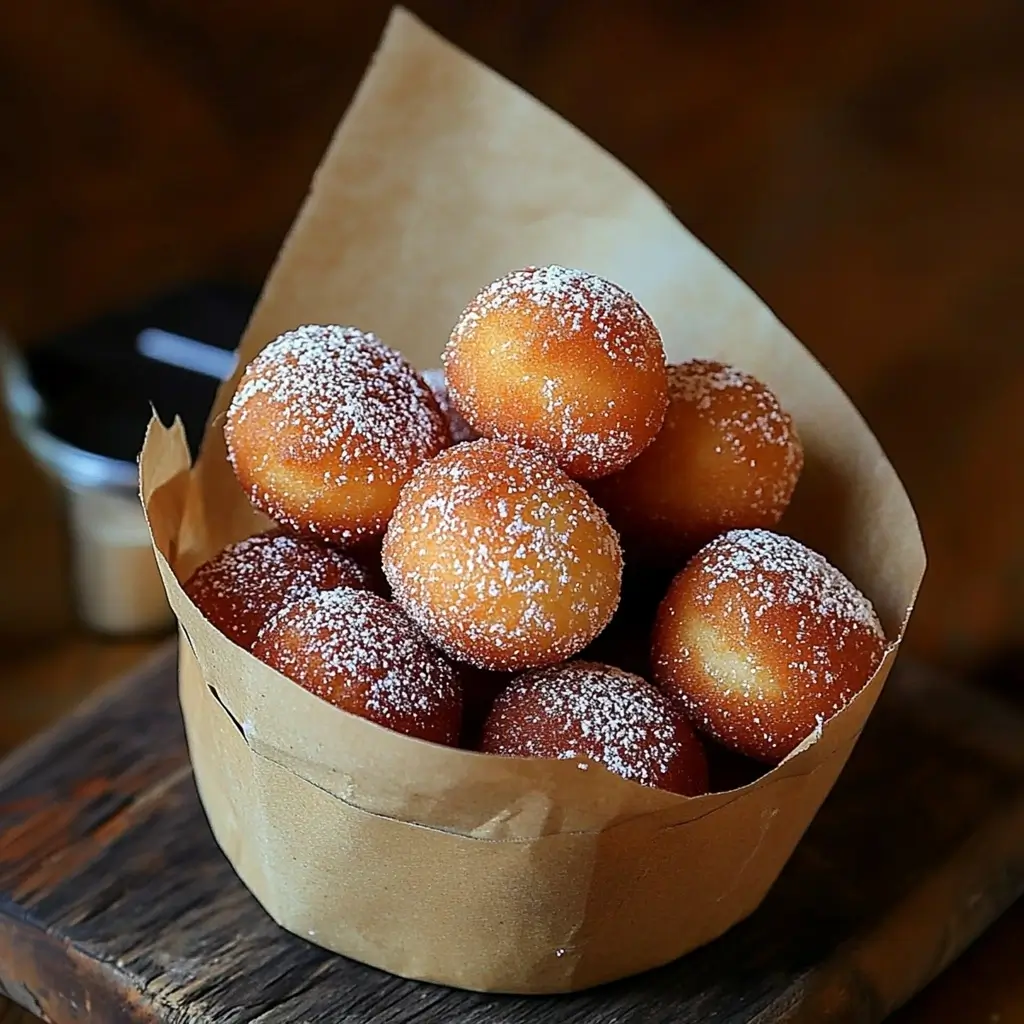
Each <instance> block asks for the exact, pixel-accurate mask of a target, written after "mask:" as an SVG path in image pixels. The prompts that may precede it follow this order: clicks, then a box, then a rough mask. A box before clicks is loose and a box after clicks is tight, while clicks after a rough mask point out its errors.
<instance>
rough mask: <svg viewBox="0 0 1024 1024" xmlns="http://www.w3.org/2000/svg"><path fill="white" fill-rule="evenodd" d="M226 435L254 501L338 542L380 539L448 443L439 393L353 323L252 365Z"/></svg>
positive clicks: (272, 351)
mask: <svg viewBox="0 0 1024 1024" xmlns="http://www.w3.org/2000/svg"><path fill="white" fill-rule="evenodd" d="M224 439H225V442H226V444H227V449H228V457H229V459H230V461H231V465H232V467H233V468H234V471H235V475H236V476H237V478H238V480H239V483H240V484H241V485H242V488H243V489H244V490H245V491H246V493H247V494H248V495H249V498H250V500H251V501H252V503H253V504H254V505H255V506H256V507H257V508H259V509H260V510H261V511H263V512H264V513H266V514H267V515H269V516H270V517H271V518H272V519H274V520H275V521H277V522H279V523H281V524H283V525H285V526H287V527H288V528H289V529H291V530H292V531H294V532H297V533H306V534H311V535H314V536H319V537H321V538H323V539H325V540H327V541H330V542H332V543H334V544H337V545H339V546H342V547H353V546H356V545H361V544H364V543H366V542H367V541H369V540H372V539H373V538H374V537H379V536H381V535H382V534H383V532H384V530H385V528H386V526H387V522H388V519H389V518H390V516H391V512H392V511H393V510H394V507H395V503H396V502H397V500H398V494H399V492H400V491H401V488H402V485H403V484H404V483H405V481H406V480H408V478H409V477H410V475H411V474H412V471H413V470H414V469H415V468H416V466H418V465H419V464H420V463H421V462H423V461H425V460H426V459H429V458H432V457H433V456H434V455H436V454H437V453H438V452H439V451H441V450H442V449H443V448H445V447H447V446H448V444H450V440H451V439H450V437H449V434H448V427H447V424H446V422H445V419H444V417H443V416H442V415H441V411H440V409H439V408H438V406H437V402H436V400H435V398H434V395H433V392H432V391H431V390H430V388H429V387H428V386H427V384H426V383H425V382H424V381H423V379H422V378H421V377H420V376H419V375H418V374H417V373H416V371H415V370H414V369H413V368H412V366H411V365H410V364H409V363H407V362H406V361H405V359H403V358H402V357H401V356H400V355H399V354H398V353H397V352H395V351H394V350H393V349H390V348H388V347H387V346H386V345H384V344H383V343H382V342H381V341H380V340H379V339H378V338H376V337H375V336H374V335H372V334H365V333H363V332H362V331H359V330H357V329H356V328H354V327H337V326H317V325H307V326H304V327H300V328H298V329H296V330H294V331H289V332H287V333H286V334H283V335H281V336H280V337H279V338H277V339H276V340H275V341H272V342H271V343H270V344H269V345H268V346H267V347H266V348H264V349H263V351H262V352H260V354H259V355H258V356H256V358H255V359H254V360H253V361H252V362H251V363H250V364H249V366H248V367H247V368H246V370H245V373H244V374H243V376H242V378H241V380H240V381H239V384H238V388H237V390H236V392H235V395H234V397H233V399H232V401H231V404H230V406H229V408H228V411H227V416H226V418H225V423H224Z"/></svg>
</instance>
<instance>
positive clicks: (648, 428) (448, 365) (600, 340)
mask: <svg viewBox="0 0 1024 1024" xmlns="http://www.w3.org/2000/svg"><path fill="white" fill-rule="evenodd" d="M443 361H444V370H445V378H446V380H447V383H448V390H449V392H450V393H451V396H452V401H453V402H454V403H455V406H456V408H458V410H459V412H461V413H462V415H463V416H464V417H465V419H466V421H467V422H468V423H469V424H470V426H471V427H472V428H473V429H474V430H476V432H477V433H478V434H481V435H482V436H484V437H491V438H496V439H498V440H503V441H510V442H512V443H513V444H517V445H520V446H521V447H523V448H531V449H534V450H537V451H541V452H544V453H546V454H547V455H549V456H550V457H551V458H552V459H554V460H555V462H557V463H558V464H559V465H560V466H561V467H562V468H563V469H565V470H566V472H567V473H568V474H569V475H570V476H572V477H575V478H577V479H581V480H583V479H594V478H596V477H601V476H605V475H606V474H608V473H613V472H615V471H616V470H618V469H621V468H622V467H623V466H625V465H626V464H627V463H629V462H630V461H631V460H632V459H635V458H636V457H637V455H639V454H640V452H642V451H643V450H644V448H646V447H647V445H649V444H650V443H651V441H653V440H654V437H655V435H656V434H657V433H658V429H659V428H660V427H661V423H662V420H663V419H664V416H665V407H666V405H667V404H668V396H667V392H666V380H665V351H664V348H663V347H662V343H661V335H660V334H659V333H658V329H657V327H655V326H654V322H653V321H652V320H651V318H650V317H649V316H648V315H647V313H646V312H644V310H643V308H642V307H641V306H640V304H639V303H638V302H637V301H636V299H634V298H633V296H632V295H630V294H629V293H628V292H626V291H624V290H623V289H622V288H620V287H618V285H614V284H612V283H611V282H609V281H605V280H603V279H602V278H600V277H595V276H594V275H593V274H588V273H585V272H584V271H582V270H571V269H568V268H566V267H557V266H552V267H541V268H537V267H528V268H527V269H526V270H519V271H516V272H515V273H512V274H509V275H507V276H506V277H503V278H501V280H499V281H495V282H494V284H492V285H490V286H489V287H487V288H485V289H484V290H483V291H482V292H481V293H480V294H479V295H478V296H477V297H476V298H475V299H474V300H473V301H472V302H471V303H470V304H469V306H468V307H467V309H466V310H465V312H464V313H463V314H462V316H461V317H460V318H459V321H458V323H457V324H456V325H455V329H454V331H453V332H452V336H451V339H450V340H449V342H448V346H447V348H446V350H445V353H444V360H443Z"/></svg>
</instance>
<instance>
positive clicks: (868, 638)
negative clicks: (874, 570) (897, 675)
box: [652, 530, 886, 764]
mask: <svg viewBox="0 0 1024 1024" xmlns="http://www.w3.org/2000/svg"><path fill="white" fill-rule="evenodd" d="M885 644H886V641H885V635H884V633H883V631H882V627H881V624H880V623H879V621H878V617H877V616H876V615H875V612H874V609H873V608H872V606H871V603H870V602H869V601H868V599H867V598H866V597H865V596H864V595H863V594H861V592H860V591H859V590H858V589H857V588H856V587H855V586H854V584H853V583H851V582H850V580H848V579H847V578H846V577H845V576H844V575H843V574H842V573H841V572H840V571H839V570H838V569H836V568H835V567H834V566H833V565H831V564H830V563H829V562H828V561H827V560H826V559H825V558H824V557H823V556H822V555H820V554H818V553H817V552H815V551H812V550H811V549H810V548H807V547H805V546H804V545H803V544H801V543H799V541H796V540H793V539H792V538H790V537H785V536H782V535H780V534H777V533H771V532H769V531H767V530H735V531H730V532H729V533H726V534H724V535H723V536H721V537H719V538H717V539H716V540H714V541H712V542H711V543H710V544H709V545H707V547H705V548H703V549H702V550H701V551H700V552H699V553H698V554H697V555H696V556H695V557H694V558H693V559H692V560H691V562H690V563H689V564H688V565H687V566H686V567H685V568H684V569H683V570H682V571H681V572H680V573H679V575H678V576H676V578H675V580H674V581H673V582H672V584H671V586H670V587H669V590H668V593H667V594H666V595H665V598H664V600H663V601H662V603H661V606H660V608H659V610H658V615H657V619H656V621H655V626H654V636H653V650H652V664H653V672H654V678H655V681H656V682H657V684H658V685H659V686H660V687H661V689H662V690H663V691H664V692H665V693H666V694H668V695H669V696H670V697H671V698H672V699H674V700H675V701H677V703H678V704H679V706H680V708H681V709H682V710H683V711H684V713H685V714H686V715H687V717H688V718H689V719H690V720H691V721H692V722H693V723H694V725H695V726H696V727H697V728H698V729H699V730H701V731H702V732H704V733H706V734H707V735H709V736H711V737H713V738H714V739H715V740H717V741H718V742H719V743H721V744H722V745H723V746H725V747H728V748H729V749H730V750H733V751H735V752H737V753H739V754H743V755H745V756H747V757H751V758H754V759H756V760H758V761H762V762H766V763H769V764H774V763H777V762H778V761H781V760H782V759H783V758H784V757H785V756H786V755H787V754H789V753H790V752H792V751H793V749H794V748H796V747H797V746H798V745H799V744H800V742H801V741H802V740H804V739H805V738H806V737H807V736H809V735H811V733H813V732H814V731H815V729H817V728H820V727H821V726H822V725H823V724H824V723H825V722H826V721H827V720H828V719H830V718H832V717H833V715H835V714H836V713H838V712H839V711H841V710H842V709H843V708H844V707H846V705H847V704H848V703H849V702H850V700H851V699H852V698H853V697H854V696H855V695H856V694H857V693H858V692H859V691H860V690H861V689H862V688H863V687H864V685H865V684H866V683H867V682H868V680H869V679H870V678H871V676H872V675H873V674H874V671H875V669H876V668H877V667H878V665H879V662H880V661H881V660H882V656H883V654H884V653H885Z"/></svg>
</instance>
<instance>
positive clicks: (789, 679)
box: [185, 266, 885, 796]
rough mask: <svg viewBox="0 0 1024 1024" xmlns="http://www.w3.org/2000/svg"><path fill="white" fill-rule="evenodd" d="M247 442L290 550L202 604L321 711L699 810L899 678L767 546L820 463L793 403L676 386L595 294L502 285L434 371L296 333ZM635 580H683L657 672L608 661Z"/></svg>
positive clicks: (240, 474)
mask: <svg viewBox="0 0 1024 1024" xmlns="http://www.w3.org/2000/svg"><path fill="white" fill-rule="evenodd" d="M224 437H225V442H226V445H227V451H228V458H229V460H230V463H231V466H232V468H233V470H234V473H235V476H236V477H237V479H238V481H239V483H240V484H241V486H242V487H243V489H244V491H245V493H246V494H247V495H248V497H249V499H250V501H251V503H252V504H253V506H254V507H255V508H256V509H257V510H258V511H260V512H262V513H263V514H264V515H265V516H267V517H269V518H270V519H271V520H273V521H274V522H275V523H276V524H277V526H276V527H275V529H273V530H271V531H270V532H268V533H266V534H263V535H259V536H257V537H255V538H250V539H248V540H244V541H241V542H240V543H238V544H235V545H232V546H231V547H229V548H228V549H226V550H225V551H223V552H221V553H219V554H217V555H215V556H214V557H213V558H212V559H210V561H209V562H207V563H205V564H204V565H202V566H200V568H199V569H197V570H196V571H195V573H193V574H192V576H191V577H190V578H189V579H188V580H187V581H186V583H185V590H186V593H187V594H188V595H189V597H190V598H191V599H192V600H193V602H194V603H195V604H196V605H197V606H198V608H199V609H200V611H202V612H203V613H204V614H205V615H206V617H207V618H208V619H209V621H210V622H211V623H212V624H213V625H214V626H215V627H216V628H217V629H219V630H221V632H223V633H224V635H225V636H227V637H228V638H229V639H230V640H232V641H233V642H235V643H236V644H238V645H239V646H241V647H243V648H245V649H246V650H248V651H250V652H251V653H252V654H253V655H254V656H255V657H257V658H259V659H261V660H263V661H265V662H266V663H267V664H269V665H271V666H272V667H273V668H275V669H277V670H278V671H280V672H281V673H282V674H284V675H285V676H287V677H288V678H290V679H292V680H293V681H294V682H295V683H297V684H298V685H300V686H302V687H304V688H305V689H307V690H308V691H310V692H311V693H313V694H315V695H316V696H318V697H320V698H322V699H323V700H325V701H327V702H329V703H331V704H333V705H334V706H335V707H337V708H340V709H342V710H343V711H345V712H348V713H351V714H355V715H359V716H362V717H364V718H367V719H369V720H371V721H373V722H376V723H377V724H379V725H382V726H385V727H387V728H390V729H393V730H396V731H398V732H402V733H405V734H407V735H409V736H413V737H417V738H419V739H421V740H426V741H430V742H434V743H441V744H448V745H457V744H461V745H463V746H468V747H470V748H472V749H475V750H480V751H483V752H484V753H487V754H493V755H497V756H503V757H513V758H556V759H563V760H572V761H577V762H579V763H580V764H583V765H585V764H586V763H587V762H595V763H597V764H599V765H603V767H604V768H606V769H607V770H608V771H610V772H612V773H614V774H616V775H619V776H622V777H623V778H625V779H627V780H630V781H632V782H634V783H639V784H641V785H647V786H654V787H658V788H662V789H666V790H670V791H672V792H675V793H679V794H683V795H686V796H697V795H700V794H701V793H704V792H707V791H708V788H709V786H711V785H713V780H709V768H708V763H709V762H708V757H707V753H706V744H707V743H708V742H709V741H710V743H711V744H713V745H714V747H715V748H716V749H717V748H718V747H725V748H728V749H729V750H731V751H733V752H735V753H736V754H739V755H743V756H744V757H746V758H750V759H754V760H757V761H760V762H763V763H768V764H772V763H777V762H778V761H779V760H781V759H782V758H784V757H785V756H786V755H787V754H788V753H789V752H790V751H792V750H793V749H794V748H795V747H796V746H797V745H798V744H799V743H800V742H801V741H802V740H803V739H804V738H805V737H807V736H808V735H809V734H810V733H812V732H813V731H814V729H815V728H816V727H819V726H820V725H821V724H822V723H823V722H824V720H826V719H827V718H828V717H830V716H831V715H833V714H835V713H836V712H837V711H839V710H841V709H842V708H843V707H844V706H845V705H846V704H847V703H848V702H849V700H851V699H852V698H853V696H854V695H855V694H856V693H857V692H858V691H859V690H860V689H861V688H862V687H863V686H864V684H865V683H866V682H867V681H868V679H869V678H870V676H871V674H872V673H873V671H874V670H875V668H876V667H877V665H878V663H879V661H880V660H881V658H882V655H883V652H884V647H885V637H884V634H883V632H882V629H881V626H880V624H879V621H878V619H877V617H876V616H875V613H874V611H873V609H872V607H871V605H870V603H869V602H868V600H867V599H866V598H865V597H864V596H863V595H862V594H861V593H860V592H859V591H858V590H857V589H856V587H855V586H854V585H853V583H851V582H850V581H849V580H848V579H847V578H846V577H845V576H843V575H842V574H841V573H840V572H839V570H838V569H836V568H835V567H833V566H832V565H830V564H829V563H828V562H827V561H826V560H825V559H824V558H823V557H822V556H821V555H820V554H818V553H816V552H814V551H812V550H810V549H809V548H807V547H805V546H804V545H802V544H801V543H800V542H798V541H796V540H794V539H792V538H789V537H787V536H785V535H784V534H782V533H777V532H774V530H775V528H776V526H777V525H778V523H779V521H780V519H781V517H782V515H783V513H784V512H785V510H786V507H787V506H788V504H789V502H790V499H791V497H792V495H793V493H794V490H795V488H796V485H797V480H798V478H799V475H800V471H801V468H802V465H803V449H802V446H801V443H800V439H799V436H798V434H797V431H796V427H795V425H794V423H793V421H792V419H791V417H790V416H789V415H788V414H787V412H786V411H785V409H784V408H783V406H782V404H781V403H780V401H779V399H778V397H777V396H776V395H775V394H774V393H773V392H772V391H771V390H770V389H769V388H768V387H767V386H766V385H765V384H764V383H763V382H761V381H759V380H758V379H756V378H755V377H753V376H750V375H749V374H748V373H745V372H744V371H743V370H742V369H741V368H738V367H734V366H730V365H727V364H725V363H722V362H713V361H709V360H704V359H692V360H689V361H686V362H680V363H676V364H673V365H666V358H665V350H664V346H663V342H662V337H661V334H660V333H659V330H658V328H657V326H656V325H655V323H654V321H653V320H652V318H651V317H650V315H649V314H648V313H647V311H646V310H645V309H644V308H643V307H642V306H641V305H640V303H639V302H638V301H637V299H636V298H634V296H633V295H631V294H630V293H629V292H628V291H626V290H625V289H623V288H621V287H619V286H618V285H617V284H614V283H613V282H610V281H607V280H605V279H603V278H601V277H598V276H596V275H594V274H591V273H588V272H586V271H583V270H577V269H572V268H567V267H561V266H548V267H528V268H526V269H524V270H518V271H514V272H512V273H510V274H507V275H506V276H504V277H502V278H500V279H499V280H497V281H494V282H493V283H491V284H490V285H488V286H486V287H485V288H483V289H482V290H481V291H480V293H479V294H478V295H477V296H475V297H474V298H472V299H471V301H470V302H469V304H468V305H467V306H466V308H465V310H464V312H463V313H462V315H461V316H460V317H459V318H458V320H457V322H456V324H455V326H454V329H453V330H452V333H451V336H450V338H449V339H448V343H447V346H446V348H445V350H444V354H443V357H442V368H435V369H428V370H426V371H425V372H423V373H420V372H418V371H417V370H415V369H414V368H413V367H412V366H411V365H410V364H409V363H408V362H407V361H406V360H405V359H404V358H403V357H402V356H401V355H400V354H399V353H398V352H397V351H395V350H394V349H391V348H389V347H388V346H387V345H386V344H385V342H384V341H382V340H380V339H379V338H377V337H376V336H375V335H373V334H370V333H366V332H365V331H363V330H360V329H357V328H355V327H348V326H337V325H306V326H301V327H298V328H296V329H295V330H292V331H289V332H287V333H285V334H283V335H281V336H280V337H279V338H277V339H275V340H273V341H271V342H270V344H268V345H267V346H266V347H265V348H264V349H263V350H262V352H260V353H259V355H257V356H256V358H255V359H254V360H253V361H252V362H251V363H250V364H249V365H248V366H247V367H246V368H245V370H244V372H243V373H242V376H241V379H240V380H239V382H238V385H237V389H236V391H235V394H234V397H233V399H232V401H231V404H230V406H229V408H228V410H227V414H226V417H225V421H224ZM627 564H628V566H629V567H630V568H633V567H635V568H637V569H638V571H641V572H642V571H646V570H647V569H649V568H650V567H652V566H653V567H657V568H658V569H660V570H664V569H665V568H666V567H668V568H670V569H671V573H674V574H675V575H674V578H673V580H672V583H671V585H670V586H669V588H668V591H667V593H665V594H664V595H663V596H662V597H661V598H660V606H659V607H658V611H657V616H656V620H655V621H654V622H653V624H650V623H649V624H648V626H649V627H651V626H652V627H653V628H652V632H651V639H650V642H649V644H648V646H647V648H646V650H648V651H649V653H650V656H649V657H647V658H645V659H644V660H645V665H646V671H644V672H642V673H638V672H636V671H627V670H626V669H625V667H624V666H625V665H626V659H625V657H624V656H623V657H622V658H618V657H617V656H616V651H615V648H614V645H609V644H607V643H604V644H602V645H600V646H598V645H596V644H595V641H598V640H599V638H601V639H602V640H607V639H608V638H609V637H612V636H613V635H614V631H613V630H612V631H608V632H606V627H608V626H609V623H611V622H612V621H613V619H616V620H617V619H619V618H621V614H622V611H623V609H620V607H619V606H620V601H621V599H622V579H623V571H624V567H625V566H627ZM651 578H652V579H654V578H656V577H655V576H652V577H651ZM666 578H667V577H666ZM626 610H627V611H628V609H626ZM617 613H618V614H617ZM602 634H604V637H602ZM592 649H593V650H600V651H601V657H600V658H597V657H595V656H592V655H591V654H590V651H591V650H592ZM616 662H619V663H618V664H617V663H616Z"/></svg>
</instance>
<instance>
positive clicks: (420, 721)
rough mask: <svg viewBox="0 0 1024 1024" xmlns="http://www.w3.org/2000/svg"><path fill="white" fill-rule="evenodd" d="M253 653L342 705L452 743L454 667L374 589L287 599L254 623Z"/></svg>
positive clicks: (457, 694) (456, 718) (456, 711)
mask: <svg viewBox="0 0 1024 1024" xmlns="http://www.w3.org/2000/svg"><path fill="white" fill-rule="evenodd" d="M253 654H255V656H256V657H257V658H259V659H260V660H261V661H264V662H266V664H268V665H270V666H271V668H275V669H277V671H278V672H280V673H281V674H282V675H284V676H287V677H288V678H289V679H291V680H292V681H293V682H295V683H297V684H298V685H299V686H301V687H303V688H304V689H306V690H309V692H310V693H312V694H315V695H316V696H317V697H319V698H321V699H322V700H325V701H327V703H329V704H333V705H334V706H335V707H336V708H340V709H341V710H342V711H347V712H348V713H349V714H352V715H358V716H359V717H361V718H367V719H369V720H370V721H371V722H376V723H377V724H378V725H383V726H385V727H386V728H388V729H393V730H394V731H395V732H400V733H404V734H405V735H407V736H415V737H418V738H419V739H424V740H430V741H431V742H433V743H441V744H445V745H448V746H453V745H455V744H456V743H457V742H458V739H459V730H460V727H461V724H462V692H461V687H460V685H459V680H458V675H457V673H456V671H455V669H454V667H453V666H452V665H451V664H450V663H449V662H448V661H447V660H446V659H445V658H444V656H443V655H442V654H441V652H440V651H438V650H436V649H434V648H433V647H432V646H431V645H430V644H429V643H428V642H427V640H426V638H425V637H424V636H423V635H422V634H421V633H420V632H419V630H418V629H416V627H415V626H414V625H413V623H412V622H410V621H409V618H408V617H407V616H406V615H405V614H404V613H403V612H402V610H401V609H400V608H398V607H397V606H396V605H394V604H392V603H391V602H390V601H386V600H384V598H382V597H380V596H378V595H377V594H371V593H369V592H367V591H360V590H348V589H339V590H330V591H324V592H321V593H319V594H316V595H314V596H313V597H310V598H307V599H306V600H304V601H299V602H297V603H295V604H291V605H288V606H287V607H286V608H284V609H283V610H282V611H281V612H280V613H279V614H278V615H277V616H275V617H274V618H273V619H271V620H270V621H269V622H268V623H267V624H266V626H264V628H263V629H262V630H261V632H260V635H259V637H258V639H257V641H256V644H255V646H254V648H253Z"/></svg>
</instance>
